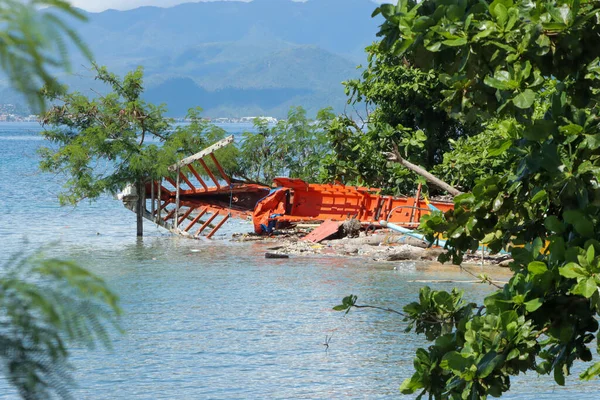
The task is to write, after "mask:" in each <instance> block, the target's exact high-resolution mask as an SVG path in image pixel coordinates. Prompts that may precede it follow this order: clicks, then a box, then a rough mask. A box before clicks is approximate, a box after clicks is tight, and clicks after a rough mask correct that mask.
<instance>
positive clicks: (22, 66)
mask: <svg viewBox="0 0 600 400" xmlns="http://www.w3.org/2000/svg"><path fill="white" fill-rule="evenodd" d="M43 7H51V8H50V9H46V10H40V8H43ZM64 17H70V18H74V19H76V20H85V16H84V15H83V14H82V13H81V12H80V11H78V10H77V9H75V8H74V7H72V6H71V5H70V4H69V2H67V1H63V0H27V1H22V0H0V26H1V27H2V28H0V64H1V66H2V69H3V70H4V71H5V72H6V73H7V74H8V78H9V81H10V82H11V85H12V86H13V87H14V88H15V89H17V90H18V91H19V92H21V93H23V94H24V95H25V96H26V97H27V100H28V101H29V104H30V105H33V106H35V107H36V108H38V109H40V110H43V109H44V104H45V102H44V98H43V96H42V95H41V94H40V89H41V88H42V86H47V87H50V88H52V89H54V90H56V89H57V88H58V85H59V84H58V82H57V81H56V79H55V78H54V76H53V73H54V72H55V71H56V69H57V68H60V69H64V70H67V71H68V70H69V69H70V61H69V56H68V51H67V41H65V36H66V37H68V38H69V39H70V41H71V42H72V43H74V44H75V45H76V46H77V47H78V48H79V50H81V51H82V52H83V54H84V55H85V56H86V57H87V58H88V59H90V58H91V54H90V52H89V50H88V49H87V47H86V46H85V45H84V44H83V42H82V41H81V40H80V39H79V37H78V36H77V34H76V33H75V32H74V31H73V30H72V29H71V28H70V27H69V26H68V24H67V23H66V22H65V20H64Z"/></svg>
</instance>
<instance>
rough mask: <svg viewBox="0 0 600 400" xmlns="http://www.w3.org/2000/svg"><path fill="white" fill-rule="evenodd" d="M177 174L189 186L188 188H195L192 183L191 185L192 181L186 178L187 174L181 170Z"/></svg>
mask: <svg viewBox="0 0 600 400" xmlns="http://www.w3.org/2000/svg"><path fill="white" fill-rule="evenodd" d="M179 176H181V179H183V181H184V182H185V183H186V185H188V186H189V187H190V189H192V190H196V188H195V187H194V185H192V182H190V180H189V179H188V178H187V176H185V174H184V173H183V172H179Z"/></svg>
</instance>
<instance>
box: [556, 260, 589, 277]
mask: <svg viewBox="0 0 600 400" xmlns="http://www.w3.org/2000/svg"><path fill="white" fill-rule="evenodd" d="M558 272H559V274H560V275H561V276H564V277H565V278H577V279H579V278H585V277H587V276H588V273H587V272H586V271H585V270H584V269H583V268H581V266H579V264H577V263H574V262H570V263H568V264H567V265H565V266H564V267H560V268H559V269H558Z"/></svg>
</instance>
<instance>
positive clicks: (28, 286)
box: [0, 252, 121, 399]
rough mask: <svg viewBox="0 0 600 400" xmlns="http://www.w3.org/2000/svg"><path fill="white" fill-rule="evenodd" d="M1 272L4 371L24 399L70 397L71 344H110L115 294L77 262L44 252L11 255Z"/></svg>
mask: <svg viewBox="0 0 600 400" xmlns="http://www.w3.org/2000/svg"><path fill="white" fill-rule="evenodd" d="M1 271H2V273H1V277H0V318H1V320H2V323H0V360H1V361H0V371H2V373H3V374H4V375H6V377H7V378H8V381H9V382H10V383H11V384H12V385H13V386H15V387H16V388H17V390H18V392H19V394H20V395H21V396H22V397H23V398H24V399H47V398H50V397H52V396H53V395H58V396H59V397H61V398H67V399H68V398H71V396H70V394H69V387H70V386H71V385H72V384H73V379H72V377H71V374H70V370H71V369H72V366H71V365H70V363H69V362H68V357H69V345H72V344H76V345H78V346H84V347H87V348H93V347H95V345H96V343H97V342H100V343H102V344H103V345H105V346H106V347H110V340H109V336H110V335H109V332H110V330H112V329H115V328H117V329H118V325H117V317H118V316H119V315H120V314H121V310H120V308H119V306H118V305H117V301H118V299H117V296H115V295H114V294H113V293H111V292H110V290H109V289H108V288H107V286H106V284H105V283H104V281H103V280H102V279H100V278H99V277H97V276H95V275H94V274H91V273H90V272H88V271H86V270H85V269H83V268H81V267H79V266H78V265H76V264H75V263H73V262H69V261H64V260H61V259H57V258H45V257H42V255H41V254H40V253H32V252H27V253H22V254H18V255H16V256H13V257H12V258H11V259H9V261H8V262H7V263H6V264H4V265H2V268H1Z"/></svg>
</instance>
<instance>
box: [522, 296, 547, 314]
mask: <svg viewBox="0 0 600 400" xmlns="http://www.w3.org/2000/svg"><path fill="white" fill-rule="evenodd" d="M524 304H525V309H526V310H527V311H528V312H534V311H535V310H537V309H538V308H540V307H541V306H542V305H543V304H544V300H543V299H541V298H537V299H533V300H529V301H526V302H525V303H524Z"/></svg>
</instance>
